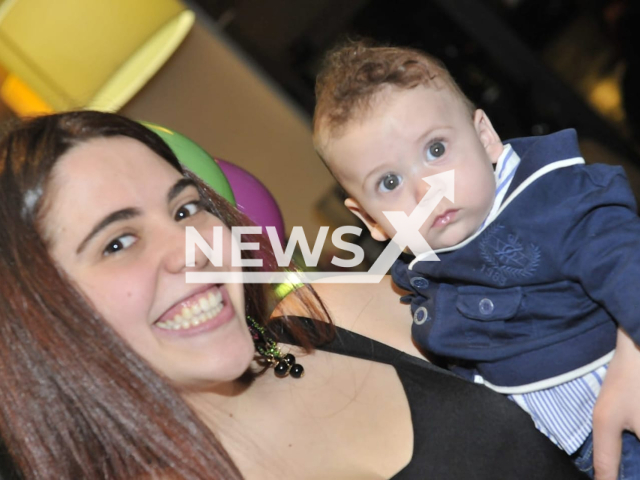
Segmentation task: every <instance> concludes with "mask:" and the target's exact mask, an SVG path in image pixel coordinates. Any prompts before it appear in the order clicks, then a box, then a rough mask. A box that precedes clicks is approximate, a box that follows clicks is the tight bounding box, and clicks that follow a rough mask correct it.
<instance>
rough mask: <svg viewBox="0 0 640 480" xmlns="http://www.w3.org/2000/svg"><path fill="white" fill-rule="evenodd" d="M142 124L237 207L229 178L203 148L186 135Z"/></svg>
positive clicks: (185, 164) (153, 125)
mask: <svg viewBox="0 0 640 480" xmlns="http://www.w3.org/2000/svg"><path fill="white" fill-rule="evenodd" d="M142 124H143V125H144V126H145V127H147V128H149V129H150V130H152V131H153V132H154V133H156V134H158V136H159V137H160V138H162V140H164V141H165V143H166V144H167V145H169V147H170V148H171V150H172V151H173V153H174V154H175V156H176V157H178V160H179V161H180V163H181V164H182V165H184V166H185V167H187V168H188V169H189V170H191V171H192V172H193V173H195V174H196V175H198V176H199V177H200V178H201V179H202V180H204V181H205V182H206V183H208V184H209V186H210V187H211V188H213V189H214V190H215V191H216V193H218V195H220V196H221V197H223V198H224V199H225V200H227V201H228V202H229V203H231V205H233V206H234V207H235V206H236V199H235V197H234V195H233V190H231V185H229V181H228V180H227V177H226V176H225V174H224V173H223V171H222V169H221V168H220V167H219V166H218V163H217V162H216V161H215V160H214V159H213V158H212V157H211V155H209V154H208V153H207V152H205V151H204V150H203V149H202V147H200V146H199V145H198V144H197V143H195V142H194V141H192V140H189V139H188V138H187V137H185V136H184V135H180V134H179V133H178V132H174V131H173V130H170V129H168V128H166V127H161V126H160V125H155V124H153V123H148V122H142Z"/></svg>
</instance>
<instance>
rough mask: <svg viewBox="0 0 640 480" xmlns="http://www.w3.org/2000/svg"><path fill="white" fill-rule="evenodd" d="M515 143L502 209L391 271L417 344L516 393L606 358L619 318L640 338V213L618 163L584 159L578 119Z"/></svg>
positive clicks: (465, 373)
mask: <svg viewBox="0 0 640 480" xmlns="http://www.w3.org/2000/svg"><path fill="white" fill-rule="evenodd" d="M508 143H510V144H511V146H512V147H513V148H514V150H515V151H516V153H517V154H518V155H519V156H520V158H521V162H520V166H519V167H518V170H517V171H516V174H515V177H514V179H513V181H512V182H511V185H510V187H509V192H508V193H507V195H506V196H505V199H504V201H503V206H502V208H503V210H501V211H500V213H499V215H498V216H497V217H496V218H495V219H494V220H493V221H492V222H491V223H489V224H487V225H485V226H484V228H483V229H482V230H481V231H480V232H478V233H477V234H476V235H474V236H473V237H471V238H470V239H467V240H466V241H464V242H462V243H461V244H459V245H456V246H454V247H450V248H447V249H441V250H438V251H436V253H437V255H438V257H439V259H440V261H439V262H433V261H418V262H414V264H413V266H412V268H410V267H409V262H408V260H406V259H402V258H401V259H399V260H398V261H396V263H395V264H394V266H393V268H392V274H393V279H394V281H395V282H396V283H397V284H398V285H399V286H400V287H402V288H404V289H407V290H410V291H412V295H410V296H409V299H410V301H411V309H412V312H413V315H414V325H413V328H412V335H413V337H414V340H415V341H416V342H417V343H418V344H419V345H420V346H422V347H423V348H424V349H426V350H427V351H429V352H431V353H433V354H436V355H438V356H441V357H445V358H446V359H447V361H448V363H449V364H450V368H451V369H452V370H454V371H457V372H458V373H461V374H462V375H463V376H466V377H467V378H470V379H476V381H477V380H478V378H481V379H483V381H485V382H486V383H489V384H490V385H491V386H493V387H494V388H495V389H496V390H498V391H503V392H505V393H518V392H517V390H511V389H512V388H513V387H518V386H523V385H525V386H526V385H531V384H534V383H536V384H537V388H531V390H535V389H538V388H540V384H544V383H545V382H544V381H545V380H547V379H554V377H555V379H556V380H557V379H558V378H561V377H564V379H563V381H566V380H570V379H572V378H575V377H577V376H579V371H580V370H579V369H580V368H583V369H584V367H585V366H586V365H590V364H593V363H594V362H595V363H597V362H598V360H599V359H603V358H604V357H605V356H606V355H607V354H609V353H610V352H611V351H612V350H613V349H614V348H615V339H616V328H617V327H616V322H619V323H620V325H622V326H623V327H624V329H625V330H626V331H627V332H628V333H629V334H630V335H631V336H632V337H633V339H634V341H635V342H636V344H640V321H639V320H640V318H638V317H640V292H636V291H635V288H636V287H640V219H639V218H638V216H637V214H636V204H635V199H634V197H633V194H632V192H631V190H630V188H629V185H628V182H627V179H626V176H625V174H624V171H623V169H622V168H621V167H612V166H607V165H585V164H584V163H583V161H582V160H581V155H580V151H579V149H578V143H577V138H576V133H575V131H574V130H564V131H561V132H558V133H555V134H552V135H547V136H543V137H528V138H520V139H514V140H510V141H508ZM572 373H575V375H572ZM478 376H480V377H478ZM558 383H561V382H560V381H554V380H551V383H549V385H546V386H553V385H554V384H558ZM501 387H502V388H501ZM526 390H527V389H526V388H525V389H524V391H526Z"/></svg>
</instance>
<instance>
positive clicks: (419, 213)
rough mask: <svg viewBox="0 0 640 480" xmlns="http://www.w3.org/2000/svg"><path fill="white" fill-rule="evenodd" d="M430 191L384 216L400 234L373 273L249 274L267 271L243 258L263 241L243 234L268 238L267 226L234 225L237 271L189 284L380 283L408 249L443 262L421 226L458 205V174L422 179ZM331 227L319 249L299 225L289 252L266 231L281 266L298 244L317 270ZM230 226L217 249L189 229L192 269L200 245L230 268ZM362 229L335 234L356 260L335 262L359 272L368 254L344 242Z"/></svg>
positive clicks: (216, 234) (217, 233) (219, 232)
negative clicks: (226, 245)
mask: <svg viewBox="0 0 640 480" xmlns="http://www.w3.org/2000/svg"><path fill="white" fill-rule="evenodd" d="M422 180H423V181H425V182H426V183H427V184H429V186H430V188H429V190H428V191H427V193H426V194H425V195H424V197H422V199H421V200H420V202H419V203H418V205H417V206H416V208H414V210H413V211H412V212H411V213H410V214H409V215H407V214H406V213H405V212H399V211H390V212H386V211H385V212H382V213H383V214H384V215H385V216H386V217H387V219H388V220H389V222H390V223H391V225H392V226H393V228H394V229H395V230H396V234H395V235H394V236H393V238H392V239H391V242H389V243H388V244H387V246H386V247H385V249H384V250H383V251H382V253H381V254H380V256H378V258H377V259H376V261H375V262H374V263H373V265H372V266H371V268H369V270H368V271H367V272H300V271H296V272H295V274H294V275H292V273H291V272H286V271H284V272H282V271H281V272H246V271H243V270H242V268H241V267H262V266H263V261H262V259H261V258H252V259H246V258H245V259H243V258H241V254H242V251H245V250H254V251H255V250H258V249H259V243H257V242H243V241H242V235H246V234H262V227H260V226H250V227H232V228H231V233H232V235H231V266H232V267H238V268H234V270H233V271H229V272H222V271H215V272H187V273H186V277H187V278H186V280H187V283H274V284H280V283H285V282H291V281H295V282H298V283H311V282H314V283H315V282H324V283H378V282H380V280H382V278H383V277H384V275H386V274H387V272H388V271H389V269H390V268H391V266H392V265H393V262H394V261H395V260H396V259H397V258H398V257H399V256H400V254H401V253H402V251H403V250H404V249H405V248H407V247H408V248H409V249H410V250H411V251H412V252H413V253H414V254H415V255H421V259H422V260H428V261H439V259H438V257H437V255H436V254H435V253H434V252H433V249H432V248H431V247H430V246H429V243H428V242H427V241H426V240H425V238H424V237H423V236H422V235H421V234H420V228H421V227H422V225H423V224H424V222H426V220H427V219H428V218H429V215H431V213H432V212H433V211H434V210H435V208H436V206H437V205H438V204H439V203H440V201H441V200H442V199H443V198H444V197H446V198H448V199H449V200H450V201H451V202H453V201H454V195H453V189H454V172H453V170H449V171H447V172H443V173H439V174H437V175H431V176H429V177H425V178H423V179H422ZM328 231H329V227H327V226H323V227H321V228H320V231H319V232H318V236H317V237H316V240H315V243H314V246H313V250H311V249H310V247H309V243H308V241H307V238H306V236H305V234H304V231H303V229H302V227H294V228H293V229H292V231H291V235H290V237H289V241H288V242H287V245H286V248H284V249H283V248H282V245H281V243H280V239H279V238H278V234H277V232H276V229H275V227H266V233H267V236H268V238H269V241H270V243H271V248H272V250H273V253H274V255H275V258H276V261H277V263H278V266H280V267H288V266H289V264H290V262H291V258H292V256H293V252H294V250H295V246H296V244H299V245H300V251H301V253H302V256H303V258H304V261H305V263H306V264H307V265H308V266H316V265H317V264H318V260H319V257H320V253H321V251H322V246H323V245H324V242H325V241H326V238H327V234H328ZM223 233H224V228H223V227H221V226H216V227H214V228H213V242H212V243H211V245H213V247H212V246H211V245H210V244H209V243H208V242H207V241H206V240H205V239H204V238H203V237H202V236H201V235H200V233H199V232H198V231H197V230H196V229H195V228H194V227H187V228H186V242H185V248H186V264H187V266H188V267H194V266H195V255H196V250H195V249H196V247H198V248H199V249H200V251H201V252H202V253H204V254H205V255H206V257H207V258H208V259H209V261H210V262H211V263H212V264H213V265H214V266H215V267H223V266H224V261H223V258H224V255H223V253H224V252H223V238H224V235H223ZM361 233H362V229H361V228H358V227H354V226H343V227H340V228H337V229H336V230H335V231H334V232H333V234H332V235H331V241H332V243H333V245H334V246H335V247H336V248H338V249H340V250H344V251H346V252H349V253H352V254H353V258H351V259H348V260H345V259H341V258H338V257H335V256H334V257H333V258H332V259H331V263H332V264H333V265H336V266H337V267H342V268H353V267H355V266H357V265H359V264H360V263H361V262H362V260H363V259H364V250H363V249H362V247H360V246H359V245H356V244H353V243H349V242H346V241H344V240H343V239H342V237H343V235H345V234H355V235H360V234H361Z"/></svg>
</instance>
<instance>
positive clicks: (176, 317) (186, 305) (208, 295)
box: [153, 285, 236, 337]
mask: <svg viewBox="0 0 640 480" xmlns="http://www.w3.org/2000/svg"><path fill="white" fill-rule="evenodd" d="M235 314H236V312H235V309H234V308H233V304H232V303H231V302H230V300H229V293H228V292H227V289H226V288H225V287H224V286H222V285H221V286H217V285H212V286H208V287H207V288H206V289H205V290H199V291H198V292H196V293H195V294H193V295H191V296H190V297H188V298H187V299H185V300H182V301H180V302H178V303H177V304H176V305H174V306H173V307H171V308H170V309H169V310H167V312H165V313H164V314H163V315H162V316H161V317H160V318H159V319H158V320H157V321H156V322H155V323H154V324H153V325H154V326H155V327H156V328H157V329H158V330H161V331H162V333H161V334H164V335H166V334H169V335H172V336H180V337H184V336H192V335H198V334H201V333H204V332H209V331H211V330H214V329H216V328H218V327H220V326H222V325H224V324H226V323H227V322H229V321H230V320H231V319H232V318H233V317H234V316H235ZM159 333H160V332H159Z"/></svg>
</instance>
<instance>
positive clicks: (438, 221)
mask: <svg viewBox="0 0 640 480" xmlns="http://www.w3.org/2000/svg"><path fill="white" fill-rule="evenodd" d="M457 213H458V210H447V211H445V212H444V213H443V214H442V215H438V216H437V217H436V218H435V219H434V220H433V224H432V225H431V227H432V228H437V227H444V226H445V225H448V224H449V223H451V222H452V221H453V220H454V219H455V217H456V214H457Z"/></svg>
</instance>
